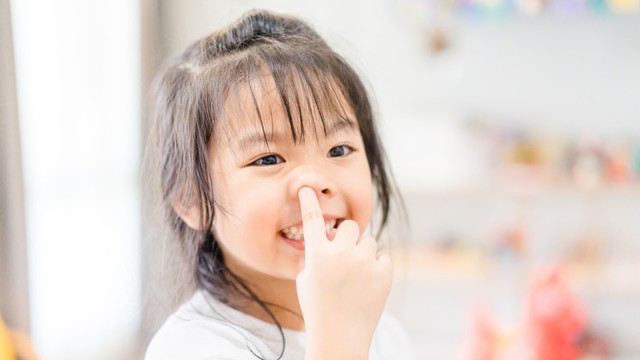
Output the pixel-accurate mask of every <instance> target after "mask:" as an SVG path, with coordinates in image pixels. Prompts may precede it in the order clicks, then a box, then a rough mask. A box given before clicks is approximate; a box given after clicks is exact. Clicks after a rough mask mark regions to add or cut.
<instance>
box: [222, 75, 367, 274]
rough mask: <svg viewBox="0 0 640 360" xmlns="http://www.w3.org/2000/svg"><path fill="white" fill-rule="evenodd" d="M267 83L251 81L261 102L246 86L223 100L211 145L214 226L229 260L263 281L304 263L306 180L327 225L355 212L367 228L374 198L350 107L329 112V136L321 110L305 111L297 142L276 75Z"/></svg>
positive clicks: (234, 267) (334, 224)
mask: <svg viewBox="0 0 640 360" xmlns="http://www.w3.org/2000/svg"><path fill="white" fill-rule="evenodd" d="M263 83H264V84H263V85H262V86H260V88H258V89H256V88H254V89H253V93H254V95H255V99H257V104H256V103H255V101H254V97H253V96H252V95H251V92H250V91H249V89H248V88H246V87H245V89H243V90H241V91H239V93H238V94H237V95H236V96H232V97H231V98H230V99H229V100H228V101H227V102H226V104H225V116H224V118H223V119H222V120H221V121H220V123H219V124H218V125H219V126H218V127H217V128H216V132H215V134H216V135H215V136H214V138H213V139H212V141H211V143H210V145H209V159H210V163H211V177H212V181H213V189H214V192H215V198H216V199H217V207H216V212H215V217H214V222H213V232H214V234H215V237H216V239H217V241H218V242H219V244H220V246H221V249H222V251H223V255H224V257H225V262H226V264H227V266H228V267H229V268H230V269H231V270H232V271H233V272H235V273H236V274H238V275H240V276H242V277H243V278H245V280H247V281H249V282H250V283H252V282H254V281H256V282H257V281H260V282H262V284H264V281H270V280H275V279H280V280H295V278H296V275H297V274H298V272H299V271H300V270H301V269H302V267H303V266H304V238H303V237H302V217H301V214H300V204H299V200H298V195H297V194H298V190H299V189H300V188H301V187H303V186H308V187H311V188H313V189H315V191H316V195H317V196H318V200H319V203H320V207H321V209H322V213H323V215H324V218H325V224H326V226H327V228H328V229H330V228H335V227H337V225H339V224H340V222H341V221H342V220H344V219H352V220H355V221H356V222H357V223H358V224H359V226H360V231H361V233H362V232H364V231H365V229H366V227H367V225H368V223H369V221H370V218H371V214H372V203H373V198H372V197H373V192H372V188H373V186H372V181H371V175H370V171H369V165H368V162H367V157H366V153H365V150H364V145H363V141H362V137H361V135H360V131H359V130H358V123H357V120H356V118H355V115H354V114H353V113H352V111H350V110H345V111H343V112H337V113H341V114H342V116H334V117H340V118H328V114H324V115H325V119H324V120H325V124H326V136H325V133H324V130H323V126H322V123H321V122H320V120H319V118H320V117H319V116H318V114H317V113H316V112H314V111H308V110H307V111H302V114H303V117H304V116H306V117H307V118H305V119H304V120H303V123H304V128H305V129H304V131H305V135H304V137H303V140H302V141H301V142H300V141H298V142H295V141H294V140H293V138H292V135H291V128H290V125H289V120H288V117H287V113H286V111H285V110H284V109H283V108H282V107H281V106H280V100H279V97H278V96H279V95H278V93H277V91H276V89H275V85H274V84H273V81H272V80H270V79H269V80H267V81H263ZM338 100H339V101H340V102H341V103H342V104H346V101H345V100H344V99H343V98H341V99H338ZM256 105H257V108H258V109H260V114H258V111H257V110H256ZM343 108H344V109H348V108H349V107H348V106H347V105H345V106H343ZM305 114H306V115H305ZM294 116H295V115H294ZM312 118H313V119H316V120H317V121H316V120H311V119H312ZM296 120H297V119H295V118H294V122H298V124H296V125H295V126H296V132H297V133H298V134H300V133H301V132H300V130H301V129H300V128H299V126H300V124H299V120H298V121H296Z"/></svg>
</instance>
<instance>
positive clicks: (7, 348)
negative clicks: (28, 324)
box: [0, 318, 16, 360]
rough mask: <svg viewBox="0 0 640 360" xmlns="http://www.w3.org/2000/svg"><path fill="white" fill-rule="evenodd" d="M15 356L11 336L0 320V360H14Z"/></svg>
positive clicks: (0, 319)
mask: <svg viewBox="0 0 640 360" xmlns="http://www.w3.org/2000/svg"><path fill="white" fill-rule="evenodd" d="M15 359H16V355H15V352H14V350H13V346H12V344H11V336H10V335H9V331H8V330H7V328H6V327H5V325H4V321H2V318H0V360H15Z"/></svg>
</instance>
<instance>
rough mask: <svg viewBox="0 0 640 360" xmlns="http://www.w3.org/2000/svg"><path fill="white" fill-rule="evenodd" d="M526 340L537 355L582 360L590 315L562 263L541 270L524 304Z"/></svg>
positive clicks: (554, 359) (553, 359) (537, 357)
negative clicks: (565, 276)
mask: <svg viewBox="0 0 640 360" xmlns="http://www.w3.org/2000/svg"><path fill="white" fill-rule="evenodd" d="M525 306H526V307H525V341H526V343H527V344H528V346H529V347H530V348H531V349H532V350H533V352H534V354H535V358H536V359H540V360H542V359H544V360H579V359H580V358H581V348H580V343H579V341H580V338H581V336H582V335H583V334H584V333H585V330H586V323H587V316H586V311H585V309H584V306H583V305H582V303H581V302H580V301H579V300H578V298H577V297H576V296H575V295H574V294H573V293H572V292H571V290H570V288H569V286H568V284H567V283H566V281H565V278H564V275H563V272H562V270H561V268H560V267H559V266H554V267H552V268H551V269H548V270H544V271H542V272H541V273H539V274H538V275H537V276H536V277H535V278H534V281H533V283H532V286H531V288H530V290H529V293H528V296H527V300H526V304H525Z"/></svg>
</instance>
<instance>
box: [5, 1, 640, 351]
mask: <svg viewBox="0 0 640 360" xmlns="http://www.w3.org/2000/svg"><path fill="white" fill-rule="evenodd" d="M252 8H267V9H271V10H275V11H281V12H286V13H291V14H295V15H298V16H301V17H303V18H305V19H307V20H308V21H309V22H310V23H312V24H313V25H314V26H315V27H316V28H317V30H319V32H320V33H321V34H322V35H323V36H325V38H326V39H327V40H328V41H329V42H330V44H331V45H332V46H333V47H334V48H335V49H336V50H337V51H338V52H340V53H341V54H343V55H344V56H346V57H347V58H348V59H349V60H350V61H351V62H352V64H354V66H355V67H356V68H357V69H358V71H359V72H360V73H361V74H362V75H363V77H364V79H365V81H366V82H367V83H368V85H369V86H370V88H371V89H372V94H373V98H374V100H375V102H376V105H377V111H378V114H379V118H380V128H381V133H382V136H383V138H384V141H385V143H386V145H387V152H388V155H389V157H390V160H391V165H392V168H393V171H394V173H395V176H396V179H397V181H398V183H399V186H400V189H401V192H402V194H403V196H404V199H405V202H406V205H407V210H408V217H409V220H410V222H409V223H410V228H409V229H408V231H406V233H407V234H408V235H407V236H406V237H407V238H406V239H402V241H401V242H399V245H397V246H394V248H393V254H394V256H395V257H396V274H397V281H396V282H395V287H394V290H393V292H392V295H391V297H390V299H389V302H388V309H389V312H391V313H393V314H395V315H396V316H397V317H398V318H399V319H400V320H401V321H402V322H403V323H404V324H405V326H406V328H407V330H408V332H409V335H410V337H411V340H412V342H413V344H414V346H415V348H416V352H417V354H418V355H419V359H425V360H426V359H443V360H447V359H469V360H471V359H534V358H535V359H640V337H639V335H638V334H640V100H639V98H638V95H639V94H640V66H639V64H640V0H369V1H365V0H348V1H345V0H341V1H338V0H326V1H311V0H305V1H302V0H296V1H294V0H280V1H276V0H269V1H267V0H263V1H257V0H253V1H251V0H188V1H185V0H140V1H131V0H112V1H107V2H105V1H83V0H64V1H55V2H51V1H45V0H13V1H9V0H0V65H1V66H0V305H1V308H0V311H1V312H0V314H1V315H2V319H3V320H4V323H5V324H6V326H7V327H8V328H9V329H10V331H11V334H12V335H11V337H12V339H13V344H14V347H15V348H19V349H20V351H22V354H23V358H33V357H30V355H27V354H28V352H29V349H30V350H33V351H35V353H37V356H38V357H39V358H41V359H45V360H48V359H52V360H55V359H64V360H73V359H139V358H142V354H143V353H144V349H145V347H146V345H147V343H148V341H149V338H150V336H151V335H152V334H153V333H154V331H155V330H156V329H157V327H158V326H159V324H161V322H162V321H163V320H164V318H165V317H166V316H167V315H168V314H169V313H170V312H171V311H172V309H173V308H172V306H173V305H171V304H170V302H168V301H166V299H165V298H166V297H167V294H171V291H172V290H171V288H170V287H169V286H168V285H167V284H165V283H163V282H162V281H161V280H159V279H160V278H161V276H158V274H162V273H163V269H162V268H161V267H162V265H160V263H161V262H162V261H161V260H162V259H166V258H167V257H170V256H171V253H170V252H169V251H168V250H167V248H165V247H163V246H159V245H157V244H159V242H158V241H157V240H158V239H155V238H154V236H153V235H152V234H153V230H152V229H150V228H152V227H153V226H154V224H155V222H156V221H157V212H156V209H154V208H153V206H152V205H151V204H152V202H150V201H149V200H148V199H146V198H145V197H143V194H144V193H145V191H146V187H147V186H146V183H145V182H144V181H141V174H140V172H141V170H140V163H141V159H142V158H143V154H144V150H143V149H144V145H145V139H146V133H147V130H148V129H147V127H148V125H147V123H146V120H145V103H146V101H147V97H148V95H147V94H148V87H149V82H150V79H151V78H152V76H153V74H154V73H155V72H156V70H157V68H158V66H159V64H160V63H161V62H162V61H163V60H164V59H165V58H166V57H167V56H168V55H169V54H171V53H174V52H176V51H179V50H180V49H182V48H183V47H184V46H186V45H187V44H189V43H190V42H192V41H194V40H195V39H197V38H199V37H200V36H202V35H203V34H205V33H207V32H209V31H211V30H214V29H217V28H219V27H221V26H223V25H225V24H227V23H228V22H230V21H232V20H234V19H235V18H236V17H238V16H239V15H240V14H242V13H243V12H244V11H246V10H248V9H252ZM143 199H145V200H143ZM0 330H2V326H1V323H0ZM2 336H3V332H2V331H0V337H2ZM0 344H2V341H1V339H0ZM3 360H4V358H3Z"/></svg>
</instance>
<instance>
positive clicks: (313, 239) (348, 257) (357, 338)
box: [296, 187, 392, 360]
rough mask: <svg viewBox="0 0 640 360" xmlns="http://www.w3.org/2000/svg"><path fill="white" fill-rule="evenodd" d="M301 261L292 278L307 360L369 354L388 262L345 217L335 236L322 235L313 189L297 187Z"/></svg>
mask: <svg viewBox="0 0 640 360" xmlns="http://www.w3.org/2000/svg"><path fill="white" fill-rule="evenodd" d="M298 196H299V199H300V206H301V209H302V222H303V227H304V242H305V266H304V269H303V270H302V271H301V272H300V273H299V274H298V277H297V279H296V282H297V288H298V297H299V300H300V306H301V308H302V314H303V316H304V321H305V327H306V331H307V353H306V355H307V357H306V358H307V360H311V359H367V358H368V354H369V348H370V346H371V340H372V338H373V333H374V332H375V329H376V326H377V324H378V321H379V320H380V316H381V315H382V311H383V308H384V305H385V302H386V300H387V296H388V295H389V291H390V289H391V279H392V267H391V260H390V258H389V256H388V255H387V254H378V253H377V251H378V246H377V243H376V240H375V239H374V238H373V237H370V236H364V237H362V238H361V237H360V230H359V227H358V224H357V223H356V222H355V221H352V220H345V221H344V222H342V224H340V226H339V228H338V230H337V233H336V234H335V237H334V238H333V240H329V239H328V238H327V235H326V230H325V223H324V219H323V217H322V210H321V209H320V205H319V203H318V198H317V197H316V194H315V192H314V190H312V189H311V188H308V187H304V188H302V189H300V191H299V192H298Z"/></svg>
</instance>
